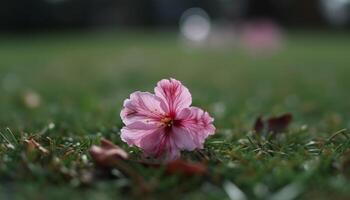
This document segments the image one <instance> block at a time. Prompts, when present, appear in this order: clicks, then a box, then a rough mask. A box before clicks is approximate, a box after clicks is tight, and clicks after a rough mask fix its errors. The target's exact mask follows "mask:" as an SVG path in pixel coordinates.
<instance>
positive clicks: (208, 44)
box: [0, 0, 350, 128]
mask: <svg viewBox="0 0 350 200" xmlns="http://www.w3.org/2000/svg"><path fill="white" fill-rule="evenodd" d="M349 27H350V0H308V1H303V0H283V1H281V0H266V1H261V0H217V1H212V0H138V1H136V0H30V1H28V0H27V1H25V0H2V1H1V3H0V86H1V87H0V90H1V94H2V98H0V102H1V104H0V108H1V110H0V111H2V112H1V114H0V117H1V118H0V119H1V122H3V124H15V125H17V126H20V127H23V128H25V127H26V128H28V127H32V126H33V124H35V123H34V121H35V122H37V123H38V125H42V124H43V123H44V124H45V123H47V122H48V121H60V120H61V121H64V123H68V124H69V123H73V121H74V120H67V119H70V118H74V119H77V121H79V122H77V123H78V124H79V125H80V126H81V127H83V126H87V124H90V123H88V122H89V119H91V120H92V119H94V120H95V115H94V114H95V112H98V113H99V114H100V118H99V119H100V120H101V124H105V123H107V122H108V120H110V122H111V124H114V123H115V121H118V120H116V119H119V116H118V112H119V109H120V107H121V104H122V101H123V100H124V99H125V98H126V97H127V96H128V95H129V94H130V93H131V92H132V91H135V90H152V88H153V87H154V85H155V83H156V82H157V81H158V80H160V79H161V78H167V77H175V78H177V79H180V80H182V81H183V82H184V83H185V84H186V85H188V87H189V88H192V91H193V93H194V97H195V99H194V101H195V102H197V103H201V104H202V105H206V108H207V109H209V110H210V111H213V112H217V113H218V114H217V117H221V118H222V119H225V120H222V121H218V122H217V123H219V124H220V123H221V124H222V125H223V126H226V127H227V126H230V125H227V124H226V125H224V124H225V123H227V122H229V123H235V124H236V126H237V125H238V126H240V125H239V124H242V123H241V121H244V119H246V118H245V117H247V118H249V119H252V118H254V117H253V116H255V115H257V113H264V112H272V113H275V112H277V113H278V112H284V111H290V110H293V111H295V112H296V113H300V115H302V116H303V117H305V118H306V119H310V120H312V121H319V120H318V119H319V118H321V117H322V114H321V113H326V112H328V111H329V110H332V109H333V110H335V111H336V110H345V109H347V108H348V107H349V106H348V105H347V104H345V103H338V101H339V99H342V98H344V97H346V92H344V91H345V90H346V87H345V85H346V84H347V83H348V82H347V77H346V76H345V75H346V74H347V73H348V65H349V63H350V60H349V58H348V52H349V51H350V45H349V44H350V38H349V37H348V35H349V34H348V33H349ZM315 88H317V90H316V89H315ZM228 91H229V92H228ZM332 101H334V102H337V103H334V104H332V103H330V102H332ZM324 106H326V108H325V109H320V107H324ZM331 108H332V109H331ZM101 110H102V111H101ZM240 112H241V113H242V115H239V114H237V113H240ZM9 113H11V114H10V115H9ZM72 113H75V114H76V115H75V117H73V116H74V115H73V114H72ZM43 116H45V117H43ZM82 116H85V117H86V123H82V121H80V120H81V118H84V117H82ZM242 116H245V117H243V118H242ZM315 117H316V118H315ZM239 122H240V123H239ZM343 122H344V121H343ZM250 123H251V122H250V121H248V122H247V124H250ZM119 124H120V122H119ZM243 124H244V123H243ZM120 125H121V124H120ZM91 126H94V125H91ZM247 126H250V125H247ZM68 127H69V126H68Z"/></svg>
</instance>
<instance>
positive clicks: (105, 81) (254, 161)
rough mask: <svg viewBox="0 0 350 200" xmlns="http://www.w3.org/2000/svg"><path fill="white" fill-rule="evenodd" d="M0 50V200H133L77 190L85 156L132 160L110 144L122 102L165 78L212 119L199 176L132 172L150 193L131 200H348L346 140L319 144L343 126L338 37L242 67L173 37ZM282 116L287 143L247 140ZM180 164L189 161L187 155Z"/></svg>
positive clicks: (116, 184)
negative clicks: (205, 171)
mask: <svg viewBox="0 0 350 200" xmlns="http://www.w3.org/2000/svg"><path fill="white" fill-rule="evenodd" d="M0 44H1V45H0V94H1V96H0V132H1V133H2V134H3V135H5V136H7V137H8V138H9V140H11V141H10V142H11V143H13V145H14V147H15V149H11V148H7V147H6V146H5V143H6V142H5V141H4V140H3V139H0V141H1V144H2V146H1V148H0V199H63V198H66V199H112V198H117V199H118V197H119V199H122V198H125V197H130V198H139V197H140V193H141V192H140V188H138V187H137V184H136V183H135V181H134V180H132V179H130V178H129V177H127V176H123V175H119V176H118V177H119V178H115V179H103V178H102V177H100V178H98V179H96V180H94V181H93V182H87V183H86V182H84V174H86V173H89V172H90V171H91V170H93V168H94V166H93V163H92V161H91V158H90V157H89V156H88V153H87V150H88V149H89V147H90V146H91V145H92V144H98V143H99V140H100V138H101V137H105V138H108V139H110V140H112V141H113V142H115V143H116V144H119V145H121V146H122V147H124V148H125V149H127V150H128V151H132V152H133V153H132V155H133V156H135V157H137V156H138V155H139V152H138V151H137V150H136V149H134V148H129V147H127V146H126V145H125V144H123V143H122V142H121V140H120V137H119V130H120V128H121V127H122V123H121V120H120V117H119V112H120V109H121V106H122V102H123V100H124V99H125V98H127V97H128V95H129V94H130V93H131V92H133V91H136V90H141V91H152V90H153V87H154V86H155V84H156V82H157V81H158V80H160V79H162V78H168V77H174V78H177V79H179V80H181V81H182V82H183V83H184V84H185V85H186V86H187V87H188V88H189V89H190V91H191V92H192V95H193V104H194V105H196V106H199V107H203V108H205V109H206V110H208V111H209V112H210V113H211V114H212V115H213V116H214V117H215V125H216V127H217V129H218V130H217V133H216V135H215V136H213V137H211V138H210V139H208V140H207V142H206V144H205V150H204V151H203V153H204V154H206V155H208V156H209V158H210V160H211V161H210V162H209V175H207V176H205V177H194V178H184V177H180V176H165V175H164V174H163V173H162V171H161V170H157V169H150V168H147V167H143V166H138V165H137V164H135V165H133V166H130V167H133V168H135V170H136V171H137V172H138V173H139V174H140V175H141V176H143V177H144V178H145V180H147V181H149V183H150V185H152V190H151V191H150V192H149V193H147V194H142V196H141V197H144V198H147V197H149V198H174V199H177V198H185V199H202V198H206V199H229V197H228V195H227V190H230V188H231V189H232V184H231V183H233V184H234V185H236V186H237V187H238V188H240V190H241V191H242V192H243V193H244V194H245V195H246V196H247V198H249V199H271V198H275V199H287V197H288V196H290V197H293V196H294V197H299V198H303V199H314V198H317V199H328V198H331V197H332V198H335V199H348V198H349V197H350V179H349V178H350V166H349V162H350V154H349V152H350V151H349V150H350V139H349V137H350V134H349V132H348V131H344V132H341V133H340V134H337V135H336V136H335V137H334V138H332V139H330V136H331V135H332V134H333V133H336V132H337V131H339V130H342V129H347V128H349V126H350V112H349V111H350V104H349V98H350V93H349V88H348V87H349V85H350V79H349V74H350V57H349V52H350V38H349V37H348V36H347V34H345V33H332V32H327V33H318V32H293V33H290V34H287V35H286V42H285V48H284V49H283V50H282V51H280V52H278V53H276V54H273V55H269V56H253V57H252V56H250V55H249V54H248V53H246V52H245V51H243V50H240V49H236V48H232V49H225V50H210V49H194V50H189V49H186V48H185V47H183V46H182V45H181V44H180V43H179V40H178V38H177V35H175V34H173V33H141V32H138V33H115V32H108V33H90V34H86V33H85V34H84V33H66V34H57V35H56V34H55V35H54V34H51V35H50V34H48V35H27V36H8V35H2V36H0ZM28 91H31V92H34V93H36V94H38V95H39V96H40V98H41V103H40V105H39V106H38V107H36V108H29V107H28V105H27V104H26V103H25V102H24V100H23V99H24V98H25V96H26V94H27V93H28ZM285 112H291V113H293V115H294V121H293V123H292V124H291V126H290V128H289V131H288V132H287V133H283V134H280V135H279V136H278V137H277V138H274V139H265V138H260V137H256V136H254V134H252V132H251V128H252V124H253V123H254V120H255V118H256V117H257V116H259V115H260V114H264V115H265V116H273V115H278V114H282V113H285ZM52 123H53V124H54V125H55V126H54V127H51V128H48V126H49V125H50V124H51V125H52ZM7 127H8V128H9V129H10V130H11V131H12V132H13V134H14V136H15V137H16V139H13V138H12V137H11V134H10V132H9V131H8V130H7V129H6V128H7ZM29 136H35V138H36V139H37V140H38V141H39V142H40V143H41V144H42V145H43V146H44V147H46V148H47V149H48V150H49V151H50V154H49V155H40V154H39V153H35V152H34V153H28V152H27V150H26V148H25V145H24V144H23V142H22V141H21V140H22V139H23V138H24V137H29ZM15 140H18V141H17V142H16V141H15ZM313 143H315V144H313ZM67 151H70V152H71V153H70V154H68V153H67ZM67 154H68V155H67ZM84 155H87V160H86V159H85V158H84V157H85V156H84ZM184 156H185V157H186V158H188V159H191V160H194V161H196V160H198V152H186V153H185V154H184ZM225 188H226V189H225ZM278 195H280V196H278Z"/></svg>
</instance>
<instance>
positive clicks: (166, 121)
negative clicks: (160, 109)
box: [161, 117, 174, 127]
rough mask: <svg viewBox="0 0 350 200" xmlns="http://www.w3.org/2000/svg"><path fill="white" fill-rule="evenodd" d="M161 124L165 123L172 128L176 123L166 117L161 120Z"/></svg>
mask: <svg viewBox="0 0 350 200" xmlns="http://www.w3.org/2000/svg"><path fill="white" fill-rule="evenodd" d="M161 122H162V123H164V124H165V125H166V126H167V127H171V126H172V125H173V124H174V121H173V119H172V118H170V117H164V118H163V119H161Z"/></svg>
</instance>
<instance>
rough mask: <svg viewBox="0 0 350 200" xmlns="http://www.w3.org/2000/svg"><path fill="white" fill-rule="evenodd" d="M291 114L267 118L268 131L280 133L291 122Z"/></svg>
mask: <svg viewBox="0 0 350 200" xmlns="http://www.w3.org/2000/svg"><path fill="white" fill-rule="evenodd" d="M292 119H293V116H292V114H290V113H286V114H283V115H281V116H278V117H271V118H269V119H268V132H272V133H280V132H282V131H284V130H285V129H286V128H287V127H288V125H289V124H290V123H291V122H292Z"/></svg>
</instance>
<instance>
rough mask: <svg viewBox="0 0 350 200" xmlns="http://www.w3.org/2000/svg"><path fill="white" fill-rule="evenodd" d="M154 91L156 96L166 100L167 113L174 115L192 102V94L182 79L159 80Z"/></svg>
mask: <svg viewBox="0 0 350 200" xmlns="http://www.w3.org/2000/svg"><path fill="white" fill-rule="evenodd" d="M154 92H155V94H156V96H158V97H160V98H161V99H163V101H164V102H166V104H167V108H168V110H167V113H169V114H170V115H173V116H175V115H176V113H178V112H180V111H181V110H182V109H183V108H187V107H189V106H190V105H191V103H192V96H191V93H190V92H189V91H188V89H187V88H186V87H185V86H184V85H182V83H181V82H180V81H178V80H176V79H173V78H171V79H163V80H161V81H159V82H158V84H157V87H156V88H154Z"/></svg>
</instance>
